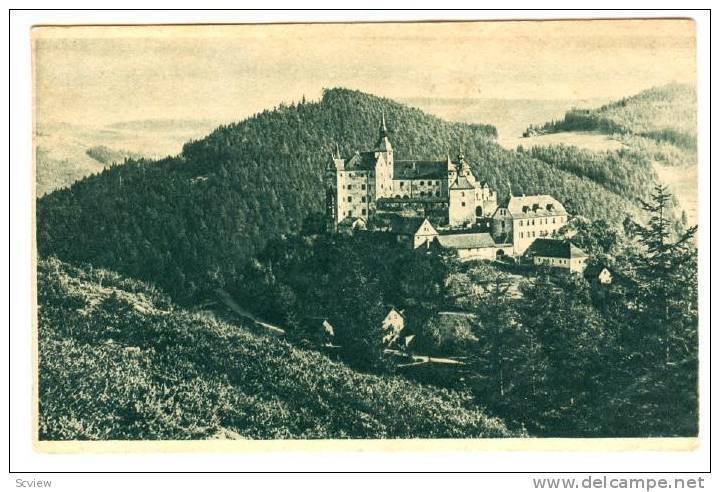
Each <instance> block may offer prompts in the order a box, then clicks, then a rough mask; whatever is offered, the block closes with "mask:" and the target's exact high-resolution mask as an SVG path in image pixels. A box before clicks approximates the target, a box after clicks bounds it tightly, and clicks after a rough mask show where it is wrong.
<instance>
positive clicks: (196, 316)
mask: <svg viewBox="0 0 720 492" xmlns="http://www.w3.org/2000/svg"><path fill="white" fill-rule="evenodd" d="M38 316H39V320H38V331H39V361H40V368H39V372H38V374H39V396H40V398H39V401H40V405H39V433H40V435H39V438H40V439H41V440H107V439H120V440H122V439H209V438H220V439H223V438H230V439H292V438H295V439H301V438H302V439H318V438H325V439H341V438H471V437H478V438H479V437H512V436H519V435H521V434H518V433H514V432H510V431H508V429H507V428H506V427H505V425H504V424H503V423H502V422H501V421H500V420H498V419H494V418H489V417H488V416H487V415H486V414H485V413H483V411H482V410H481V409H480V408H478V407H477V406H476V405H475V404H473V403H471V401H470V397H468V396H463V395H461V394H459V393H456V392H453V391H448V390H442V389H433V388H430V387H426V386H422V385H419V384H416V383H413V382H410V381H408V380H406V379H402V378H399V377H379V376H373V375H369V374H363V373H359V372H355V371H353V370H351V369H349V368H348V367H346V366H344V365H342V364H339V363H335V362H332V361H331V360H330V359H329V358H327V357H326V356H324V355H321V354H320V353H318V352H313V351H310V350H304V349H300V348H297V347H293V346H291V345H289V344H288V343H286V342H283V341H281V340H279V339H275V338H269V337H263V336H257V335H254V334H252V333H251V332H249V331H247V330H245V329H244V328H243V327H241V326H236V325H232V324H228V323H225V322H222V321H219V320H218V319H216V318H215V317H214V316H213V315H211V314H203V313H195V312H190V311H186V310H183V309H181V308H178V307H177V306H175V305H173V304H172V302H170V301H169V299H168V298H167V297H166V296H165V295H163V294H160V293H159V292H158V291H157V290H155V289H153V288H151V287H149V286H147V285H144V284H142V283H140V282H138V281H135V280H130V279H126V278H123V277H121V276H119V275H117V274H115V273H113V272H109V271H104V270H98V269H92V268H84V269H80V268H75V267H71V266H69V265H67V264H64V263H62V262H60V261H58V260H56V259H49V260H44V261H40V263H39V265H38Z"/></svg>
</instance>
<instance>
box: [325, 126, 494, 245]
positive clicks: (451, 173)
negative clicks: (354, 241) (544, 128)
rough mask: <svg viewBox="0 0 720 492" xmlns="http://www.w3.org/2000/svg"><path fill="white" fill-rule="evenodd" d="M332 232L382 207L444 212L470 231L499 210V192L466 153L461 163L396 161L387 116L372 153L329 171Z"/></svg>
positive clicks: (338, 162)
mask: <svg viewBox="0 0 720 492" xmlns="http://www.w3.org/2000/svg"><path fill="white" fill-rule="evenodd" d="M325 189H326V214H327V218H328V229H329V230H331V231H337V229H338V227H339V226H341V225H342V224H343V223H345V224H356V223H363V224H367V221H368V218H369V217H371V216H372V215H373V214H374V213H375V212H376V211H377V210H378V207H379V206H381V207H382V206H383V205H384V206H386V207H388V208H392V207H393V206H395V207H396V208H397V207H400V208H405V207H409V208H413V207H423V208H424V210H427V209H432V210H435V211H440V212H441V214H442V216H443V219H444V220H443V222H446V223H447V224H448V225H449V226H450V227H468V226H471V225H474V224H475V223H476V221H477V219H478V218H482V217H485V218H489V217H492V215H493V214H494V213H495V210H496V209H497V192H496V191H495V190H492V189H490V187H489V186H488V184H487V183H479V182H478V181H477V180H476V179H475V176H474V175H473V173H472V171H471V170H470V166H469V164H468V163H467V161H465V158H464V156H463V155H462V154H461V155H459V156H458V157H457V159H456V160H455V161H452V160H451V159H450V157H449V156H448V157H447V158H446V159H445V160H439V161H421V160H395V156H394V155H393V148H392V144H391V143H390V140H389V138H388V132H387V127H386V125H385V117H384V116H383V118H382V122H381V124H380V132H379V136H378V140H377V142H376V143H375V146H374V148H373V149H372V150H369V151H365V152H355V154H354V155H353V156H351V157H349V158H346V159H344V158H341V157H340V155H339V152H337V151H336V152H335V153H333V155H332V159H331V160H330V161H329V162H328V164H327V166H326V169H325Z"/></svg>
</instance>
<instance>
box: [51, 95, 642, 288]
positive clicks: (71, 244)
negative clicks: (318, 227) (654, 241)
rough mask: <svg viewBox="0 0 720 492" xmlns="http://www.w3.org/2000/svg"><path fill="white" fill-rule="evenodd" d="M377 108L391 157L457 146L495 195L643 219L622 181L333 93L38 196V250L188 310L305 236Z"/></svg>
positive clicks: (370, 130)
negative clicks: (149, 288)
mask: <svg viewBox="0 0 720 492" xmlns="http://www.w3.org/2000/svg"><path fill="white" fill-rule="evenodd" d="M382 113H384V114H385V116H386V119H387V121H388V125H389V128H390V138H391V141H392V143H393V146H394V147H395V149H396V154H397V155H398V158H411V157H414V158H442V157H443V156H445V155H446V154H447V153H452V154H454V153H456V152H458V151H460V150H462V151H463V152H464V153H465V155H466V157H467V158H468V159H469V161H470V162H471V165H472V167H473V172H474V173H475V175H476V176H477V177H478V179H480V180H486V181H488V182H489V184H490V185H491V186H492V187H494V188H495V189H497V190H498V194H499V196H500V197H501V198H506V197H507V196H508V194H509V193H510V192H511V191H512V193H514V194H521V193H526V194H534V193H547V194H551V195H553V196H555V197H556V198H558V199H559V200H560V201H561V202H563V203H565V204H566V206H567V207H568V209H569V210H570V211H571V212H572V213H577V214H581V215H583V216H586V217H588V218H591V219H599V218H602V219H606V220H608V221H609V222H611V223H619V222H621V221H622V220H623V219H624V218H625V217H626V215H627V214H629V215H631V216H634V217H635V216H639V215H640V214H641V211H640V208H639V206H638V203H637V201H636V199H635V198H632V197H627V196H625V195H621V194H619V193H618V192H617V190H621V189H623V187H628V186H632V185H631V184H624V183H609V182H601V181H600V180H597V179H589V178H588V177H586V176H583V175H579V174H578V173H577V172H571V171H568V170H564V169H561V168H559V167H558V166H556V165H553V164H548V163H547V162H544V161H543V160H540V159H536V158H534V157H533V156H532V155H529V154H527V153H517V152H513V151H507V150H504V149H502V148H500V147H499V146H498V145H496V144H495V142H494V140H493V138H494V135H495V130H494V128H493V127H490V126H486V125H467V124H459V123H448V122H444V121H442V120H440V119H438V118H436V117H433V116H430V115H427V114H424V113H422V112H421V111H419V110H416V109H412V108H409V107H407V106H404V105H401V104H398V103H395V102H393V101H390V100H388V99H383V98H378V97H374V96H370V95H367V94H363V93H360V92H356V91H350V90H346V89H332V90H327V91H325V93H324V96H323V98H322V100H321V101H319V102H306V101H301V102H299V103H297V104H291V105H283V106H280V107H278V108H276V109H274V110H272V111H265V112H263V113H260V114H257V115H255V116H254V117H252V118H249V119H247V120H244V121H242V122H239V123H237V124H233V125H229V126H223V127H220V128H218V129H217V130H216V131H214V132H213V133H212V134H210V135H209V136H208V137H207V138H205V139H202V140H199V141H193V142H189V143H188V144H187V145H185V147H184V149H183V152H182V153H181V154H180V155H179V156H177V157H172V158H167V159H163V160H160V161H148V160H142V159H141V160H130V159H129V160H126V161H125V162H124V163H123V164H122V165H115V166H112V167H109V168H106V169H105V170H103V171H102V172H101V173H98V174H95V175H93V176H90V177H87V178H85V179H83V180H81V181H79V182H77V183H75V184H73V185H72V186H70V187H69V188H67V189H63V190H58V191H55V192H53V193H51V194H49V195H47V196H44V197H42V198H40V199H39V200H38V204H37V244H38V252H39V254H40V256H41V257H48V256H51V255H54V256H57V257H58V258H60V259H61V260H64V261H70V262H82V261H86V262H91V263H92V264H93V265H95V266H98V267H106V268H111V269H114V270H117V271H119V272H121V273H123V274H126V275H129V276H131V277H134V278H138V279H142V280H146V281H150V282H153V283H155V284H156V285H158V286H160V287H162V288H164V289H166V290H167V291H168V292H169V293H171V294H172V295H173V297H174V299H176V300H177V301H178V302H192V301H194V300H196V299H197V298H198V296H201V295H205V294H207V293H208V292H210V291H211V290H212V289H214V288H216V287H217V286H218V285H221V286H222V285H223V284H224V282H226V279H232V278H235V277H236V276H237V275H238V273H239V270H238V269H239V268H240V267H241V265H243V263H244V261H246V260H247V259H249V258H251V257H252V256H253V255H255V254H256V253H258V252H259V251H260V250H261V249H262V248H263V247H264V246H265V244H266V243H267V241H269V240H271V239H273V238H282V237H284V236H286V235H288V234H293V233H296V232H298V231H299V230H301V229H302V227H303V223H304V221H305V219H306V218H307V217H308V216H309V215H311V214H312V213H317V212H319V211H320V210H321V209H322V204H323V196H324V195H323V190H322V181H321V177H322V170H323V168H324V166H325V164H326V162H327V159H329V156H330V149H331V148H332V147H333V144H334V143H337V144H338V145H339V147H340V150H341V152H342V153H343V154H344V155H347V154H349V153H351V152H354V150H355V149H357V148H360V149H362V148H365V147H367V146H369V145H371V144H372V142H373V141H374V138H375V135H376V131H377V126H378V122H379V119H380V115H381V114H382ZM617 176H618V178H619V179H622V176H621V175H617Z"/></svg>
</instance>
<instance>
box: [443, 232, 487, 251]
mask: <svg viewBox="0 0 720 492" xmlns="http://www.w3.org/2000/svg"><path fill="white" fill-rule="evenodd" d="M437 241H438V243H439V244H440V246H443V247H445V248H450V249H470V248H494V247H495V241H493V238H492V236H490V234H488V233H487V232H472V233H463V234H442V235H440V236H438V237H437Z"/></svg>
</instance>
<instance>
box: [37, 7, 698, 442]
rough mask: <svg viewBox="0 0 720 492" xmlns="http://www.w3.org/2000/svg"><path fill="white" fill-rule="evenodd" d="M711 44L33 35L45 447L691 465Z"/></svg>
mask: <svg viewBox="0 0 720 492" xmlns="http://www.w3.org/2000/svg"><path fill="white" fill-rule="evenodd" d="M695 35H696V32H695V23H694V22H693V21H692V20H687V19H615V20H558V21H502V22H498V21H496V22H482V21H473V22H406V23H392V22H385V23H325V24H323V23H316V24H302V23H301V24H261V25H257V24H256V25H174V26H169V25H168V26H160V25H152V26H107V25H104V26H36V27H35V28H33V31H32V55H33V96H34V108H33V110H34V153H35V162H34V169H35V191H36V201H35V246H36V276H37V279H36V280H37V282H36V295H37V304H36V318H37V322H36V329H35V334H34V336H35V341H36V353H35V355H36V360H35V363H36V383H37V384H36V395H35V396H36V402H37V406H36V412H37V414H36V416H35V433H36V435H35V436H34V439H35V448H36V449H37V450H40V451H48V452H52V451H73V450H74V451H103V450H115V451H118V450H122V451H143V450H160V449H167V450H183V451H188V450H190V451H207V450H218V449H220V450H224V451H235V450H236V451H243V450H263V449H264V450H287V449H295V450H343V449H390V450H392V449H400V450H411V449H412V450H423V449H434V450H444V449H455V450H458V449H460V450H479V449H528V448H532V449H558V448H559V449H572V448H573V443H574V442H582V448H583V449H586V450H587V449H596V450H598V449H604V450H620V449H671V450H690V449H693V448H694V447H696V446H697V436H698V432H699V416H698V415H699V410H698V408H699V406H698V401H699V395H700V394H701V393H702V392H703V391H704V390H703V389H702V388H701V387H699V384H698V282H697V272H698V268H697V248H698V246H697V245H698V241H697V238H696V234H697V232H698V231H697V223H698V183H697V175H698V173H697V165H698V148H697V104H696V99H697V96H696V77H697V75H696V40H695ZM597 438H615V439H597ZM647 438H664V439H647Z"/></svg>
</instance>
